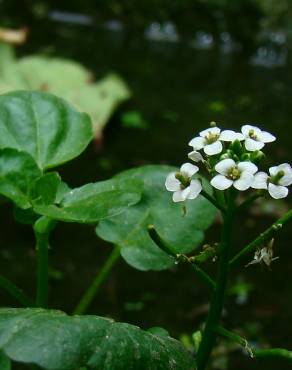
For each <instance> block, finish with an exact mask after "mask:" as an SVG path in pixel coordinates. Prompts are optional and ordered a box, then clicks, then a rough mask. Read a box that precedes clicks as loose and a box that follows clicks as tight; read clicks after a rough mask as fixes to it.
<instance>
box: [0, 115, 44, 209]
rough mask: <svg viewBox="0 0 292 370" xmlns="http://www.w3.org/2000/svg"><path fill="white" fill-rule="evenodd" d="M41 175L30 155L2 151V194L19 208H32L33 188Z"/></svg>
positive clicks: (0, 156) (7, 149)
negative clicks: (31, 193) (31, 196)
mask: <svg viewBox="0 0 292 370" xmlns="http://www.w3.org/2000/svg"><path fill="white" fill-rule="evenodd" d="M0 120H1V118H0ZM0 140H1V139H0ZM41 175H42V172H41V170H40V169H39V168H38V166H37V165H36V163H35V161H34V160H33V158H32V157H31V156H30V155H29V154H28V153H25V152H21V151H18V150H16V149H9V148H6V149H0V194H3V195H5V196H6V197H7V198H10V199H11V200H13V202H14V203H15V204H16V205H17V206H18V207H20V208H24V209H26V208H30V207H31V203H30V192H31V187H32V184H33V183H34V182H35V181H36V179H37V178H39V177H40V176H41Z"/></svg>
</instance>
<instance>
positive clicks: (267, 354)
mask: <svg viewBox="0 0 292 370" xmlns="http://www.w3.org/2000/svg"><path fill="white" fill-rule="evenodd" d="M216 331H217V333H218V334H219V335H221V336H222V337H225V338H227V339H228V340H230V341H232V342H235V343H238V344H240V345H241V346H242V347H243V348H244V349H245V350H246V351H247V353H248V354H249V355H250V357H252V358H271V357H275V358H286V359H288V360H292V351H289V350H287V349H284V348H255V347H252V346H251V345H250V344H249V343H248V341H247V340H246V339H245V338H242V337H241V336H240V335H238V334H235V333H233V332H231V331H230V330H227V329H225V328H223V327H222V326H218V327H217V329H216Z"/></svg>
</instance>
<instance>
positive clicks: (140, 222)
mask: <svg viewBox="0 0 292 370" xmlns="http://www.w3.org/2000/svg"><path fill="white" fill-rule="evenodd" d="M176 170H177V169H176V168H174V167H169V166H144V167H140V168H137V169H132V170H129V171H125V172H123V173H121V174H120V175H118V176H116V177H115V178H116V179H140V180H141V181H143V183H144V190H143V196H142V199H141V201H140V202H139V203H137V204H136V205H135V206H133V207H131V208H128V209H127V210H126V212H125V213H124V214H123V215H121V216H119V215H118V216H116V217H113V218H111V219H108V220H103V221H101V222H100V223H99V224H98V226H97V228H96V233H97V235H98V236H99V237H101V238H102V239H104V240H107V241H109V242H112V243H114V244H117V245H119V246H120V248H121V255H122V257H123V258H124V259H125V260H126V262H127V263H129V264H130V265H132V266H133V267H135V268H137V269H139V270H150V269H152V270H162V269H166V268H169V267H171V266H173V264H174V259H173V258H171V257H170V256H169V255H167V254H166V253H164V252H163V251H162V250H161V249H159V248H158V247H157V246H156V245H155V243H154V242H153V241H152V240H151V238H150V237H149V235H148V232H147V227H148V226H149V225H150V224H151V225H154V226H155V228H156V230H157V231H158V233H159V234H160V235H161V236H162V237H163V239H164V240H166V241H167V242H168V243H169V244H170V245H171V246H172V247H173V248H172V249H173V250H174V251H176V253H189V252H191V251H192V250H194V248H195V247H196V246H198V245H199V243H201V242H202V240H203V239H204V230H206V229H207V228H208V227H209V226H210V225H211V224H212V222H213V220H214V217H215V213H216V210H215V207H214V206H213V205H212V204H210V203H209V202H208V201H207V200H206V199H205V198H203V197H202V196H199V197H198V198H196V199H194V200H189V201H187V202H185V207H186V214H185V215H184V211H183V208H182V204H177V203H173V201H172V199H171V197H172V195H171V193H170V192H168V191H167V190H166V189H165V185H164V184H165V179H166V176H167V174H168V173H169V172H171V171H176Z"/></svg>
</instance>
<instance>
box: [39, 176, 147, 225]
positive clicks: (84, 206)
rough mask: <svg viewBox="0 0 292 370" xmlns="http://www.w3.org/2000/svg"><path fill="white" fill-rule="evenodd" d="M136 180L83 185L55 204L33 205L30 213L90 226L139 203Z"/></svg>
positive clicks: (139, 191)
mask: <svg viewBox="0 0 292 370" xmlns="http://www.w3.org/2000/svg"><path fill="white" fill-rule="evenodd" d="M141 188H142V185H141V182H140V181H138V180H129V181H127V180H123V179H121V180H118V179H117V180H108V181H102V182H97V183H94V184H87V185H84V186H82V187H80V188H77V189H73V190H71V191H69V193H65V196H64V198H63V199H62V200H61V202H60V204H59V205H50V206H42V205H34V210H35V211H36V212H37V213H39V214H42V215H44V216H47V217H50V218H52V219H54V220H60V221H65V222H80V223H93V222H97V221H99V220H101V219H103V218H107V217H112V216H115V215H117V214H119V213H121V212H123V211H125V210H126V209H127V208H128V207H129V206H131V205H133V204H136V203H137V202H139V200H140V198H141V191H142V189H141Z"/></svg>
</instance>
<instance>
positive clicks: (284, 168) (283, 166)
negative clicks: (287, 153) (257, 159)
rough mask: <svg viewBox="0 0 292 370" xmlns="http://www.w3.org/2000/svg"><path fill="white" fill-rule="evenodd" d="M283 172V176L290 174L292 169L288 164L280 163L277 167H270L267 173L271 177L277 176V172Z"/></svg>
mask: <svg viewBox="0 0 292 370" xmlns="http://www.w3.org/2000/svg"><path fill="white" fill-rule="evenodd" d="M280 171H284V173H285V175H288V174H291V173H292V168H291V166H290V164H289V163H282V164H279V165H278V166H274V167H270V168H269V172H270V175H271V176H275V175H277V173H278V172H280Z"/></svg>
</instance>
